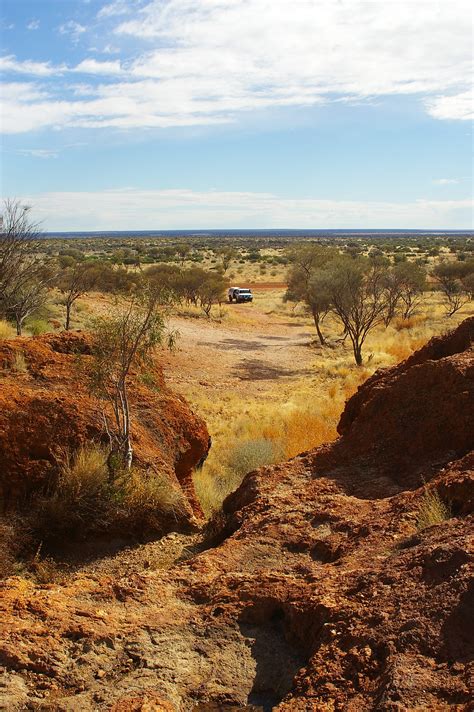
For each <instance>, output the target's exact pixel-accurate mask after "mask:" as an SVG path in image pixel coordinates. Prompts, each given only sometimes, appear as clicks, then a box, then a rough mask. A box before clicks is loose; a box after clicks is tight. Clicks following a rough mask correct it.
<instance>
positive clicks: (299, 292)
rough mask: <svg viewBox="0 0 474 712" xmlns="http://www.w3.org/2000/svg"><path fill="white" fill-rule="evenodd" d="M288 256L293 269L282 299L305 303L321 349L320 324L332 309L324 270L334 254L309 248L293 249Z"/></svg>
mask: <svg viewBox="0 0 474 712" xmlns="http://www.w3.org/2000/svg"><path fill="white" fill-rule="evenodd" d="M288 256H289V260H290V262H291V263H292V267H291V269H290V271H289V273H288V287H287V291H286V294H285V297H284V299H285V300H290V301H302V302H305V304H306V305H307V307H308V308H309V310H310V312H311V315H312V317H313V320H314V325H315V327H316V333H317V334H318V338H319V341H320V343H321V345H322V346H324V345H325V343H326V340H325V338H324V336H323V333H322V330H321V324H322V322H323V321H324V319H325V317H326V316H327V314H328V312H329V310H330V307H331V297H330V294H329V292H328V290H327V282H326V279H325V276H324V269H325V267H326V266H327V264H328V263H329V261H330V260H331V259H333V257H334V256H335V253H334V251H333V250H331V249H328V248H325V247H321V246H319V245H314V244H309V245H300V246H297V247H295V248H293V249H292V250H290V252H289V253H288Z"/></svg>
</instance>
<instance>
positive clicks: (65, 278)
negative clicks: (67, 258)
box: [56, 262, 100, 331]
mask: <svg viewBox="0 0 474 712" xmlns="http://www.w3.org/2000/svg"><path fill="white" fill-rule="evenodd" d="M99 278H100V269H99V267H98V265H97V264H94V263H93V262H76V263H75V264H74V265H73V266H71V267H66V268H65V269H63V270H62V271H61V272H60V273H59V276H58V279H57V282H56V286H57V287H58V289H59V290H60V291H61V292H62V293H63V294H64V306H65V307H66V320H65V323H64V328H65V329H66V331H69V329H70V328H71V310H72V307H73V306H74V304H75V302H76V301H77V300H78V299H79V297H82V296H84V294H86V293H87V292H90V291H91V289H94V287H95V286H96V285H97V283H98V282H99Z"/></svg>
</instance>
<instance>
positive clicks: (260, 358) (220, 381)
mask: <svg viewBox="0 0 474 712" xmlns="http://www.w3.org/2000/svg"><path fill="white" fill-rule="evenodd" d="M251 308H252V311H251V312H250V311H249V309H248V307H246V306H237V305H235V306H234V307H233V309H235V310H240V312H241V313H242V316H243V317H245V318H246V319H247V321H248V320H249V317H251V323H250V324H249V323H246V324H245V325H243V326H237V325H235V324H233V325H228V324H226V323H225V321H224V322H222V323H216V322H210V321H207V320H205V319H184V318H175V319H173V320H172V327H173V328H176V329H178V330H179V332H180V338H179V350H178V351H177V352H176V353H174V354H172V355H170V356H167V357H166V359H165V372H166V377H167V380H168V382H169V383H170V385H172V386H173V387H175V388H177V389H178V390H183V387H184V390H186V385H189V384H190V383H194V384H196V383H199V384H200V385H202V386H203V387H206V388H211V389H214V390H215V389H218V390H220V389H229V388H234V389H238V390H239V391H244V392H246V393H247V394H248V395H249V396H250V395H251V394H252V392H255V393H258V392H259V391H262V390H266V388H268V386H270V385H271V386H273V387H274V385H275V381H279V380H281V379H284V380H285V381H288V380H291V379H295V378H298V377H301V376H304V375H306V374H308V373H309V372H310V367H311V363H312V361H313V360H314V353H315V352H314V349H313V348H310V347H309V343H310V341H311V340H312V338H313V334H312V332H311V329H310V328H309V327H306V326H301V325H300V324H297V323H291V322H288V321H282V320H281V317H280V318H278V317H274V316H273V315H267V314H265V313H264V312H262V311H260V310H258V308H255V306H253V307H251ZM246 309H247V312H246V311H245V310H246Z"/></svg>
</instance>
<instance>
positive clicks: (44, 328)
mask: <svg viewBox="0 0 474 712" xmlns="http://www.w3.org/2000/svg"><path fill="white" fill-rule="evenodd" d="M25 326H26V328H27V329H28V331H29V332H30V333H31V334H32V335H33V336H39V335H40V334H46V332H48V331H50V326H49V324H48V322H47V321H46V320H45V319H31V320H30V321H27V323H26V325H25Z"/></svg>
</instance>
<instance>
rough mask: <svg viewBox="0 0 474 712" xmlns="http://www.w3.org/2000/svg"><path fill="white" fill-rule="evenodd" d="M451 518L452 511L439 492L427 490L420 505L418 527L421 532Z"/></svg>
mask: <svg viewBox="0 0 474 712" xmlns="http://www.w3.org/2000/svg"><path fill="white" fill-rule="evenodd" d="M450 517H451V509H450V507H449V505H447V504H446V503H445V502H443V500H442V499H441V497H440V496H439V494H438V492H437V490H435V489H432V490H425V492H424V493H423V496H422V499H421V502H420V505H419V507H418V516H417V520H416V525H417V528H418V529H419V530H422V529H426V528H427V527H432V526H434V525H435V524H441V523H442V522H444V521H446V519H449V518H450Z"/></svg>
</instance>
